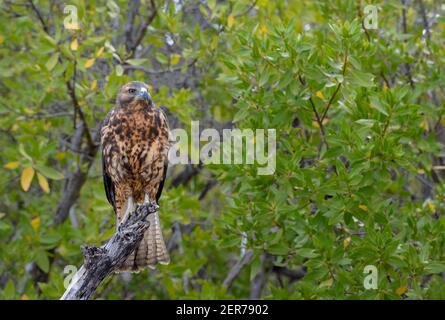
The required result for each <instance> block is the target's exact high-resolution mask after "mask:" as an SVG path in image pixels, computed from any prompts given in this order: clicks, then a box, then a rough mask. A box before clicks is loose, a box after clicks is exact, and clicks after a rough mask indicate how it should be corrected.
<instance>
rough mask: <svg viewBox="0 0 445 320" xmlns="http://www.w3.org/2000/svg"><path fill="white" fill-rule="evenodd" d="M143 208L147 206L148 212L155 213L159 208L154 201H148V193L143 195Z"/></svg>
mask: <svg viewBox="0 0 445 320" xmlns="http://www.w3.org/2000/svg"><path fill="white" fill-rule="evenodd" d="M144 206H147V207H148V211H150V212H155V211H157V210H158V209H159V206H158V204H157V203H156V201H153V202H151V201H150V196H149V195H148V193H145V197H144Z"/></svg>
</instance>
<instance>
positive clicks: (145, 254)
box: [117, 212, 170, 272]
mask: <svg viewBox="0 0 445 320" xmlns="http://www.w3.org/2000/svg"><path fill="white" fill-rule="evenodd" d="M148 221H149V222H150V226H149V227H148V229H147V230H146V231H145V233H144V237H143V238H142V240H141V242H140V244H139V246H138V247H137V248H136V250H135V251H134V252H133V253H132V254H131V255H130V256H129V257H128V258H127V260H126V261H125V262H124V263H123V264H122V266H121V267H120V268H119V269H118V270H117V271H118V272H119V271H120V272H121V271H139V270H141V269H144V268H146V267H149V268H154V267H155V265H156V264H157V263H160V264H168V263H169V262H170V256H169V254H168V251H167V247H166V245H165V241H164V237H163V236H162V227H161V222H160V219H159V213H158V212H155V213H152V214H149V215H148Z"/></svg>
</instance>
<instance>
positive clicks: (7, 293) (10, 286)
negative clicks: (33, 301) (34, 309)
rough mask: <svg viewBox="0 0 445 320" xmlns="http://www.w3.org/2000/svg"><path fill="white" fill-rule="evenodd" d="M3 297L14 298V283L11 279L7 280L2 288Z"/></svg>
mask: <svg viewBox="0 0 445 320" xmlns="http://www.w3.org/2000/svg"><path fill="white" fill-rule="evenodd" d="M3 298H4V299H6V300H12V299H14V298H15V285H14V282H13V281H12V279H9V280H8V282H7V283H6V286H5V289H3Z"/></svg>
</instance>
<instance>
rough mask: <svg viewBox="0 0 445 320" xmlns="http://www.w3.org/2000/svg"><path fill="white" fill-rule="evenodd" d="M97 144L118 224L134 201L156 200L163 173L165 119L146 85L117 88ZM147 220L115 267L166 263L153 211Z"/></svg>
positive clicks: (166, 139)
mask: <svg viewBox="0 0 445 320" xmlns="http://www.w3.org/2000/svg"><path fill="white" fill-rule="evenodd" d="M101 142H102V167H103V178H104V186H105V193H106V195H107V199H108V201H109V202H110V204H111V205H112V206H113V209H114V212H115V214H116V226H118V225H119V223H121V222H122V221H123V220H124V219H125V217H126V215H128V214H129V213H130V212H132V211H134V210H135V208H136V205H137V204H143V203H147V202H154V201H155V202H156V203H158V201H159V197H160V196H161V192H162V188H163V187H164V181H165V175H166V172H167V155H168V149H169V145H170V144H169V127H168V123H167V118H166V116H165V115H164V113H163V111H162V109H160V108H158V107H156V106H155V104H154V103H153V101H152V98H151V96H150V93H149V91H148V88H147V85H146V84H144V83H142V82H138V81H132V82H130V83H127V84H126V85H124V86H123V87H122V88H121V89H120V91H119V93H118V95H117V98H116V107H115V108H114V109H112V110H111V111H110V112H109V113H108V115H107V116H106V118H105V120H104V122H103V125H102V129H101ZM148 220H149V222H150V226H149V228H148V229H147V231H146V232H145V234H144V237H143V239H142V241H141V243H140V244H139V246H138V247H137V248H136V249H135V251H134V252H133V253H132V254H131V255H130V256H129V258H128V259H127V260H126V261H125V262H124V263H123V264H122V266H121V267H120V269H119V270H118V271H139V270H141V269H143V268H145V267H147V266H148V267H151V268H153V267H154V266H155V265H156V264H157V263H161V264H168V263H169V262H170V258H169V255H168V251H167V249H166V246H165V242H164V239H163V236H162V229H161V224H160V220H159V214H158V212H156V213H154V214H150V215H149V216H148Z"/></svg>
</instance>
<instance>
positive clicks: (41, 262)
mask: <svg viewBox="0 0 445 320" xmlns="http://www.w3.org/2000/svg"><path fill="white" fill-rule="evenodd" d="M35 260H36V263H37V265H38V266H39V268H40V269H42V271H43V272H45V273H47V272H48V271H49V258H48V255H47V254H46V251H44V250H37V252H36V253H35Z"/></svg>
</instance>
